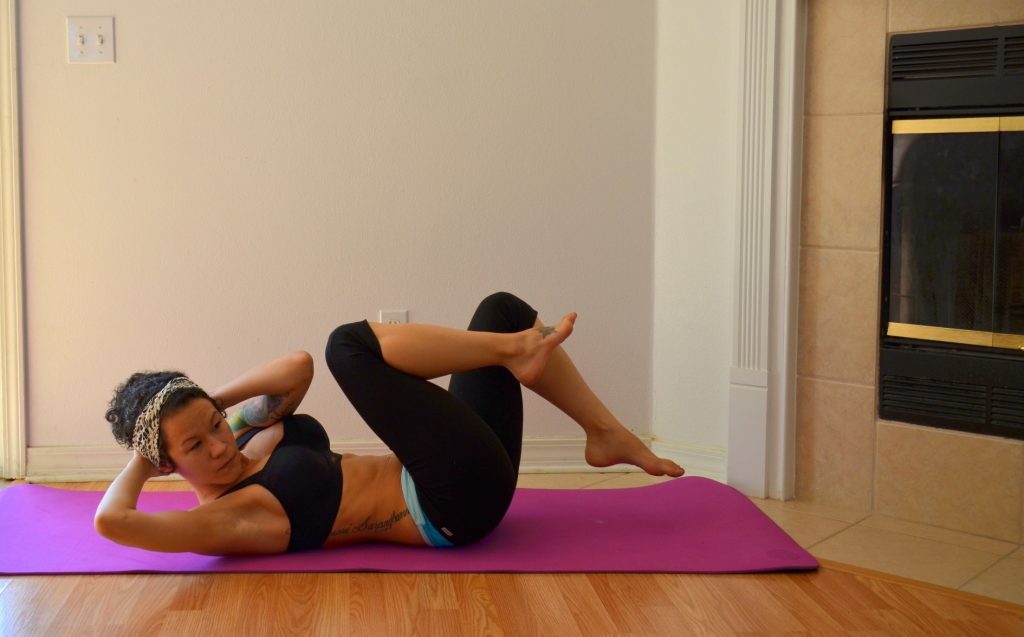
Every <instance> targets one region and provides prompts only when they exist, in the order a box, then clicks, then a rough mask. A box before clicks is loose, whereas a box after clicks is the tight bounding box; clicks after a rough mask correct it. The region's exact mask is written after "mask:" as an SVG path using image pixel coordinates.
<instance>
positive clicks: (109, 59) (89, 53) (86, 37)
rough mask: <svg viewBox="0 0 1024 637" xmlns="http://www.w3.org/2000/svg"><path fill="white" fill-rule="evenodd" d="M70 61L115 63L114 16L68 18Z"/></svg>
mask: <svg viewBox="0 0 1024 637" xmlns="http://www.w3.org/2000/svg"><path fill="white" fill-rule="evenodd" d="M68 62H69V63H83V62H84V63H87V64H90V63H91V64H113V63H114V18H113V17H105V18H86V17H75V18H68Z"/></svg>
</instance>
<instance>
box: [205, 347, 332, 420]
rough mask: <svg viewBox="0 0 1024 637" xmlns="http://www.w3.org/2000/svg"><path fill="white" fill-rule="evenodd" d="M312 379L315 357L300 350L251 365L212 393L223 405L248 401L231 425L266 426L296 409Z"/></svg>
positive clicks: (224, 406)
mask: <svg viewBox="0 0 1024 637" xmlns="http://www.w3.org/2000/svg"><path fill="white" fill-rule="evenodd" d="M312 382H313V357H312V356H310V355H309V352H303V351H298V352H295V353H293V354H288V355H285V356H282V357H281V358H276V359H274V360H272V361H269V362H267V363H263V364H262V365H258V366H256V367H254V368H252V369H250V370H249V371H247V372H245V373H244V374H242V375H241V376H239V377H238V378H236V379H235V380H233V381H231V382H230V383H227V384H226V385H224V386H223V387H220V388H218V389H217V390H216V391H214V392H213V393H212V394H210V397H211V398H213V399H214V400H215V401H217V403H218V404H219V405H220V408H221V409H227V408H228V407H231V406H232V405H237V404H238V403H240V402H242V401H246V400H248V401H249V402H247V403H246V404H245V405H244V406H243V407H242V410H241V412H239V414H236V415H235V416H234V417H233V418H232V421H233V422H232V423H231V425H232V426H231V428H232V429H236V430H237V429H238V428H240V427H244V426H250V427H266V426H267V425H270V424H273V423H275V422H278V421H279V420H281V419H282V418H284V417H285V416H287V415H289V414H292V413H294V412H295V410H296V409H297V408H298V406H299V403H301V402H302V399H303V397H304V396H305V395H306V391H307V390H309V385H310V384H311V383H312ZM250 399H251V400H250ZM238 420H241V421H242V422H238Z"/></svg>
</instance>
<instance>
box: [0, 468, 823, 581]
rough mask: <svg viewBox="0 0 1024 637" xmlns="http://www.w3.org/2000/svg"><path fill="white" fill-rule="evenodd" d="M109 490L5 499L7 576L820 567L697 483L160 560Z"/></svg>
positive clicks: (587, 492)
mask: <svg viewBox="0 0 1024 637" xmlns="http://www.w3.org/2000/svg"><path fill="white" fill-rule="evenodd" d="M101 496H102V494H101V493H99V492H95V491H68V490H63V489H54V488H51V487H43V486H36V485H15V486H12V487H8V488H7V489H4V490H2V491H0V538H2V539H0V574H4V575H13V574H29V573H35V574H53V573H162V572H171V573H225V572H281V571H283V572H297V571H320V572H323V571H404V572H421V571H425V572H450V573H460V572H532V573H537V572H544V573H549V572H661V573H743V572H758V571H773V570H809V569H815V568H817V567H818V562H817V560H815V559H814V557H813V556H811V554H810V553H808V552H807V551H805V550H804V549H802V548H801V547H800V546H799V545H798V544H797V543H796V542H794V541H793V539H792V538H790V537H789V536H788V535H786V533H785V532H784V531H783V530H782V529H780V528H779V527H778V526H777V525H776V524H775V523H774V522H772V520H771V519H770V518H769V517H768V516H766V515H765V514H764V513H762V512H761V510H760V509H758V508H757V507H756V506H754V504H753V503H752V502H750V500H748V499H747V498H746V497H745V496H744V495H743V494H741V493H740V492H738V491H736V490H735V489H733V488H732V487H729V486H726V485H724V484H721V483H719V482H715V481H714V480H708V479H706V478H698V477H686V478H679V479H677V480H671V481H668V482H662V483H659V484H655V485H651V486H646V487H639V488H634V489H584V490H579V489H518V490H517V491H516V495H515V498H514V500H513V501H512V507H511V508H510V509H509V512H508V514H507V515H506V517H505V519H504V521H502V523H501V525H500V526H499V527H498V528H497V529H496V530H495V531H494V532H493V533H491V534H490V535H489V536H487V537H486V538H484V539H483V540H482V541H480V542H478V543H477V544H473V545H471V546H464V547H459V548H449V549H434V548H428V547H410V546H401V545H394V544H358V545H352V546H347V547H341V548H337V549H323V550H318V551H307V552H303V553H287V554H282V555H272V556H262V557H225V558H220V557H207V556H203V555H196V554H193V553H152V552H149V551H143V550H139V549H134V548H128V547H124V546H119V545H117V544H114V543H113V542H110V541H108V540H106V539H104V538H103V537H101V536H99V535H98V534H97V533H96V532H95V531H94V530H93V527H92V516H93V513H94V512H95V510H96V506H97V505H98V504H99V501H100V497H101ZM195 505H196V498H195V496H194V495H193V494H192V493H191V492H146V493H143V494H142V497H141V498H140V500H139V510H141V511H160V510H165V509H188V508H191V507H194V506H195Z"/></svg>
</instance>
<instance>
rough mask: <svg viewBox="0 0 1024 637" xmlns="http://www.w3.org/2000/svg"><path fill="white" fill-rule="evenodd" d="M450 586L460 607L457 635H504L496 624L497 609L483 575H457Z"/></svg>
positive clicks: (495, 636)
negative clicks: (460, 625)
mask: <svg viewBox="0 0 1024 637" xmlns="http://www.w3.org/2000/svg"><path fill="white" fill-rule="evenodd" d="M452 585H453V588H454V590H455V598H456V599H457V600H460V607H461V618H462V630H461V632H459V633H458V634H462V635H481V636H486V637H491V636H494V637H498V636H502V635H504V634H505V631H504V630H502V628H501V624H500V623H499V622H498V609H497V608H496V607H495V605H494V597H493V595H492V594H491V588H490V586H488V584H487V577H486V576H485V575H482V574H479V573H468V574H459V575H456V576H453V577H452ZM467 605H468V608H465V606H467Z"/></svg>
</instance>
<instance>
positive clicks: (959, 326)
mask: <svg viewBox="0 0 1024 637" xmlns="http://www.w3.org/2000/svg"><path fill="white" fill-rule="evenodd" d="M892 133H893V135H892V156H891V161H892V166H891V167H892V173H891V174H892V182H891V186H892V191H891V204H892V205H891V215H892V217H891V225H890V228H891V232H890V245H889V250H890V253H889V254H890V268H889V276H890V280H889V324H888V327H887V334H888V335H889V336H901V337H906V338H916V339H924V340H933V341H934V340H937V341H946V342H953V343H965V344H970V345H979V346H986V347H1003V348H1010V349H1024V117H973V118H956V119H953V118H950V119H928V120H925V119H917V120H893V122H892Z"/></svg>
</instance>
